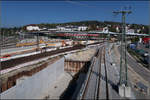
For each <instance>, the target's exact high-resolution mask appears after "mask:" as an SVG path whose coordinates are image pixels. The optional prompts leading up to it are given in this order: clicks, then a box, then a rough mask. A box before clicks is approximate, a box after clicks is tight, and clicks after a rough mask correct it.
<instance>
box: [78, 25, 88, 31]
mask: <svg viewBox="0 0 150 100" xmlns="http://www.w3.org/2000/svg"><path fill="white" fill-rule="evenodd" d="M87 28H88V27H87V26H79V27H78V31H85V30H87Z"/></svg>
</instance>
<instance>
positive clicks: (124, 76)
mask: <svg viewBox="0 0 150 100" xmlns="http://www.w3.org/2000/svg"><path fill="white" fill-rule="evenodd" d="M113 13H115V14H122V35H121V48H120V49H121V51H120V52H121V56H120V80H119V84H120V85H122V84H124V85H125V86H128V73H127V57H126V55H127V43H126V23H125V20H126V14H130V13H131V11H125V10H124V11H114V12H113ZM123 59H124V60H123Z"/></svg>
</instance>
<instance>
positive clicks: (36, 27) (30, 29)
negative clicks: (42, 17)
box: [26, 26, 40, 31]
mask: <svg viewBox="0 0 150 100" xmlns="http://www.w3.org/2000/svg"><path fill="white" fill-rule="evenodd" d="M26 29H27V30H28V31H33V30H37V31H39V30H40V28H39V27H38V26H27V27H26Z"/></svg>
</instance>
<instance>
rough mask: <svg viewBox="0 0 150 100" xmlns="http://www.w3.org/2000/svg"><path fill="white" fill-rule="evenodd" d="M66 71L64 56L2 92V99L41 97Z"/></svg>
mask: <svg viewBox="0 0 150 100" xmlns="http://www.w3.org/2000/svg"><path fill="white" fill-rule="evenodd" d="M63 72H64V58H61V59H59V60H58V61H56V62H55V63H53V64H51V65H48V66H47V67H46V68H45V69H43V70H42V71H40V72H38V73H36V74H34V75H33V76H31V77H29V78H27V79H26V80H24V81H23V82H22V83H20V84H18V85H16V86H14V87H12V88H10V89H8V90H6V91H4V92H2V93H1V99H39V98H42V97H43V96H44V95H45V94H46V93H47V92H48V89H49V87H50V85H51V84H52V83H53V82H54V81H55V80H56V79H57V78H58V77H59V76H60V75H61V74H62V73H63Z"/></svg>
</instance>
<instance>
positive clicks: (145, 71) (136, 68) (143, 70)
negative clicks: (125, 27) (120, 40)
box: [119, 47, 150, 83]
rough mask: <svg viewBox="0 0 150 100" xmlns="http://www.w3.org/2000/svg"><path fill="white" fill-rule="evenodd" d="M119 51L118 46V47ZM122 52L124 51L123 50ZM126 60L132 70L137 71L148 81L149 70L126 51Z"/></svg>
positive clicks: (149, 79)
mask: <svg viewBox="0 0 150 100" xmlns="http://www.w3.org/2000/svg"><path fill="white" fill-rule="evenodd" d="M119 52H120V47H119ZM123 52H124V51H123ZM127 62H128V64H129V66H130V67H132V68H133V70H134V71H135V72H136V73H138V74H139V75H140V76H141V77H142V78H143V79H145V80H146V81H148V82H149V83H150V71H149V70H148V69H146V68H144V67H143V66H142V65H141V64H139V63H138V62H137V61H136V60H135V59H134V58H133V57H131V55H129V54H128V53H127Z"/></svg>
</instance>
